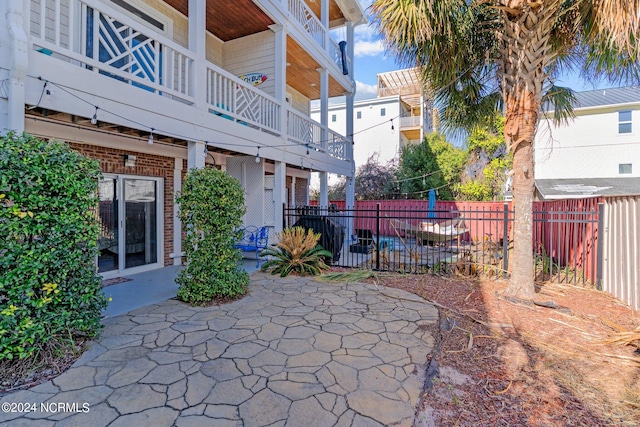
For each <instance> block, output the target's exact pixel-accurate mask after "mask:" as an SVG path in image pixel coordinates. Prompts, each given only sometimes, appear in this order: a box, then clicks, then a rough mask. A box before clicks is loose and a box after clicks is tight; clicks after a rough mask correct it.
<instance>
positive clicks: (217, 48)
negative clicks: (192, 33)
mask: <svg viewBox="0 0 640 427" xmlns="http://www.w3.org/2000/svg"><path fill="white" fill-rule="evenodd" d="M223 49H224V42H223V41H222V40H220V39H219V38H217V37H216V36H214V35H213V34H211V33H207V61H209V62H211V63H212V64H215V65H217V66H218V67H222V62H223Z"/></svg>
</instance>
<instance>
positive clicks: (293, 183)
mask: <svg viewBox="0 0 640 427" xmlns="http://www.w3.org/2000/svg"><path fill="white" fill-rule="evenodd" d="M290 203H291V205H290V206H291V207H294V206H295V205H296V177H295V176H292V177H291V202H290Z"/></svg>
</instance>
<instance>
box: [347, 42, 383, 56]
mask: <svg viewBox="0 0 640 427" xmlns="http://www.w3.org/2000/svg"><path fill="white" fill-rule="evenodd" d="M353 51H354V55H355V56H356V58H361V57H363V56H379V55H382V54H384V46H383V45H382V42H380V41H369V40H358V41H356V44H355V46H354V49H353Z"/></svg>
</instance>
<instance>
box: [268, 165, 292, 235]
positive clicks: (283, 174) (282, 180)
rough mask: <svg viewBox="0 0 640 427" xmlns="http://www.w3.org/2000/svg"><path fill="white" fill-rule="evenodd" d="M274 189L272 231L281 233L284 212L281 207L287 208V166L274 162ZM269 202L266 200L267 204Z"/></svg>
mask: <svg viewBox="0 0 640 427" xmlns="http://www.w3.org/2000/svg"><path fill="white" fill-rule="evenodd" d="M274 166H275V167H274V188H273V199H274V204H275V212H274V216H275V218H274V227H275V228H274V231H275V232H279V231H282V224H283V223H284V211H283V209H282V206H288V203H287V164H286V163H285V162H278V161H276V162H275V164H274ZM269 202H270V201H269V200H267V203H269Z"/></svg>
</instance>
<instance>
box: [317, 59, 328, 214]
mask: <svg viewBox="0 0 640 427" xmlns="http://www.w3.org/2000/svg"><path fill="white" fill-rule="evenodd" d="M318 73H319V74H320V124H321V125H322V131H321V132H320V146H321V147H322V148H323V150H325V152H326V150H327V147H328V146H329V127H328V126H329V72H328V71H327V70H326V69H324V68H318ZM313 142H314V143H316V141H313ZM320 206H324V207H328V206H329V186H328V178H327V173H326V172H320Z"/></svg>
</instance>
